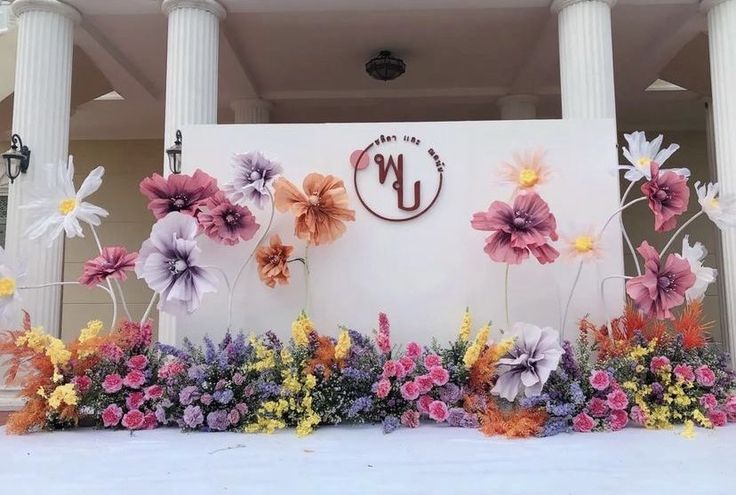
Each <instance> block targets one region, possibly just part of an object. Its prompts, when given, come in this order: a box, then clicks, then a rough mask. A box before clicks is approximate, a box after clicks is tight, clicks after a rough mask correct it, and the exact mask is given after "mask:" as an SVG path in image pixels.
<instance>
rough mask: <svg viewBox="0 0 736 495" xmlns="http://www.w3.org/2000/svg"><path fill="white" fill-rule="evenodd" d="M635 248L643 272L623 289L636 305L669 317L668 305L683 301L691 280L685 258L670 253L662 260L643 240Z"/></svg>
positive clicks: (670, 307) (650, 313)
mask: <svg viewBox="0 0 736 495" xmlns="http://www.w3.org/2000/svg"><path fill="white" fill-rule="evenodd" d="M637 251H638V252H639V254H640V255H641V256H642V258H644V274H642V275H639V276H638V277H634V278H632V279H629V280H628V281H627V282H626V293H627V294H628V295H629V297H630V298H631V299H633V301H634V304H635V305H636V307H637V308H638V309H639V310H641V311H643V312H644V313H646V314H648V315H654V316H655V317H656V318H658V319H665V318H672V312H671V311H670V310H671V309H672V308H675V307H677V306H679V305H680V304H682V303H683V302H685V293H686V292H687V290H688V289H689V288H690V287H692V286H693V285H694V284H695V274H694V273H693V272H692V271H691V270H690V264H689V263H688V262H687V260H685V259H683V258H680V257H679V256H677V255H674V254H670V255H668V256H667V259H666V260H665V262H664V263H662V261H661V260H660V259H659V253H658V252H657V250H656V249H654V248H653V247H652V246H650V245H649V243H648V242H647V241H644V242H642V243H641V245H640V246H639V247H638V249H637Z"/></svg>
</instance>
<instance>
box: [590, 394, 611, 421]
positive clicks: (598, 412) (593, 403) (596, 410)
mask: <svg viewBox="0 0 736 495" xmlns="http://www.w3.org/2000/svg"><path fill="white" fill-rule="evenodd" d="M588 412H589V413H590V414H591V415H592V416H593V417H595V418H602V417H604V416H606V415H607V414H608V404H606V401H604V400H603V399H601V398H600V397H593V398H592V399H590V401H588Z"/></svg>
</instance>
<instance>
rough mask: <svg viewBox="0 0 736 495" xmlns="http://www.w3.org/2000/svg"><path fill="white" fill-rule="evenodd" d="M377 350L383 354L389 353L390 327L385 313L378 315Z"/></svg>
mask: <svg viewBox="0 0 736 495" xmlns="http://www.w3.org/2000/svg"><path fill="white" fill-rule="evenodd" d="M376 344H377V345H378V350H379V351H381V352H382V353H383V354H388V353H389V352H391V326H390V325H389V322H388V316H386V313H378V335H377V336H376Z"/></svg>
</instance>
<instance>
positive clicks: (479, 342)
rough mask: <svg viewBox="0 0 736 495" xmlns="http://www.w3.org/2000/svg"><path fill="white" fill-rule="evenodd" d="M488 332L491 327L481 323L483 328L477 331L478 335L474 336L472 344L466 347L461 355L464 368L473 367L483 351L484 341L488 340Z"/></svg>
mask: <svg viewBox="0 0 736 495" xmlns="http://www.w3.org/2000/svg"><path fill="white" fill-rule="evenodd" d="M490 333H491V327H490V325H488V324H486V325H483V328H481V329H480V330H479V331H478V335H476V336H475V341H473V344H472V345H471V346H470V347H468V349H467V350H466V351H465V356H463V363H464V364H465V368H467V369H470V368H472V367H473V365H474V364H475V362H476V361H477V360H478V358H479V357H480V353H481V352H483V349H484V348H485V346H486V341H488V335H489V334H490Z"/></svg>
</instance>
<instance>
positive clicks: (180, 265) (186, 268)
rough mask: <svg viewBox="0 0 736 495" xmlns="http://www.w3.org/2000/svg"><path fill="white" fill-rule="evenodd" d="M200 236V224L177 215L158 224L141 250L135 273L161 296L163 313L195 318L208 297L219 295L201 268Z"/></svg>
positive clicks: (210, 276)
mask: <svg viewBox="0 0 736 495" xmlns="http://www.w3.org/2000/svg"><path fill="white" fill-rule="evenodd" d="M196 235H197V221H196V220H195V219H194V218H193V217H191V216H189V215H185V214H183V213H178V212H174V213H169V214H168V215H166V216H165V217H164V218H162V219H161V220H159V221H158V222H156V224H155V225H154V226H153V229H152V230H151V237H149V238H148V240H146V241H145V242H144V243H143V246H141V249H140V253H139V255H138V260H137V261H136V264H135V273H136V274H137V275H138V278H142V279H144V280H145V281H146V283H147V284H148V286H149V287H150V288H151V289H153V290H154V291H155V292H158V293H159V294H160V295H161V301H160V302H159V306H158V307H159V309H160V310H161V311H164V312H167V313H181V312H183V311H186V312H187V313H190V314H191V313H193V312H194V311H196V309H197V308H198V307H199V304H200V302H201V301H202V296H203V295H204V294H206V293H207V292H215V291H216V287H215V285H216V282H217V281H216V279H215V277H214V276H213V275H212V274H211V273H210V272H209V271H208V270H206V269H205V268H203V267H201V266H199V265H198V264H197V259H198V257H199V253H200V249H199V247H197V242H196V241H195V240H194V237H195V236H196Z"/></svg>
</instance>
